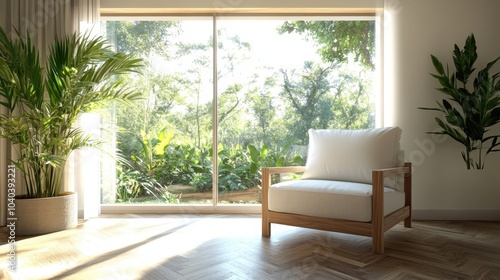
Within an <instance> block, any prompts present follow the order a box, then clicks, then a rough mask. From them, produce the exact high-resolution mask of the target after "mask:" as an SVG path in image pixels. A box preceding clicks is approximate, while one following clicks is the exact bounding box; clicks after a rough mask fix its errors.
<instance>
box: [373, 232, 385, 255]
mask: <svg viewBox="0 0 500 280" xmlns="http://www.w3.org/2000/svg"><path fill="white" fill-rule="evenodd" d="M372 251H373V253H374V254H383V253H384V233H382V234H381V235H379V234H375V235H373V236H372Z"/></svg>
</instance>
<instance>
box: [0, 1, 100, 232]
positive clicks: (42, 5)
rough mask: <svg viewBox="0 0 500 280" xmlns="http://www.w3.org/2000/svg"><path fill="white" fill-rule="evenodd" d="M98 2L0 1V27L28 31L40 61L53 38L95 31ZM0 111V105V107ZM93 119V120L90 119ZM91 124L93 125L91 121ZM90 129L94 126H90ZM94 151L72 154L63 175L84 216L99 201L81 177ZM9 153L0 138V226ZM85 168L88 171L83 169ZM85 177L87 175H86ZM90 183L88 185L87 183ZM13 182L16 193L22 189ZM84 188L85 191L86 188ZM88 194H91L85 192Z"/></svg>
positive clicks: (95, 209)
mask: <svg viewBox="0 0 500 280" xmlns="http://www.w3.org/2000/svg"><path fill="white" fill-rule="evenodd" d="M99 4H100V0H1V1H0V26H1V27H2V28H3V29H4V30H5V31H6V32H7V34H12V35H15V34H16V33H15V32H16V30H17V31H18V32H19V33H20V34H26V32H27V31H29V33H30V36H31V38H32V41H33V42H34V43H35V44H36V47H37V48H38V49H39V50H40V59H41V60H42V61H43V60H44V59H45V55H46V54H47V53H48V51H49V46H50V44H51V43H52V42H53V40H54V38H55V37H56V36H57V37H62V36H64V35H65V34H70V33H73V32H75V31H81V32H82V31H87V30H88V29H91V30H92V31H94V32H99V28H98V25H97V24H98V23H99ZM0 110H4V108H0ZM94 122H95V121H94ZM94 126H95V124H94ZM90 129H92V130H94V129H95V127H90ZM92 153H95V152H86V153H83V154H75V155H74V156H73V157H72V158H71V160H70V161H69V162H68V165H67V168H66V172H67V176H66V178H65V184H66V185H65V189H66V190H75V191H77V192H78V194H79V215H80V216H81V217H84V218H88V217H90V216H95V215H98V214H99V204H100V201H99V200H98V197H97V198H96V197H95V193H97V194H98V193H99V184H95V185H93V182H92V181H94V182H95V181H96V179H95V178H96V176H98V173H97V174H96V175H95V176H90V177H89V178H92V180H86V179H85V178H87V176H82V175H81V173H82V172H84V171H85V168H86V166H98V161H97V163H96V162H91V161H92V160H95V156H92V157H91V156H89V154H92ZM12 155H13V153H12V151H11V148H10V144H9V143H7V142H6V141H5V140H4V139H0V225H1V226H3V225H5V224H6V210H7V203H6V202H7V197H6V194H7V190H6V188H7V165H8V164H9V159H10V158H11V156H12ZM87 171H89V170H87ZM17 177H18V178H20V176H17ZM87 179H88V178H87ZM89 184H91V185H89ZM19 185H20V184H18V185H17V188H18V189H17V193H18V194H21V193H22V192H23V190H22V188H20V186H19ZM87 189H88V191H87ZM87 193H92V195H87Z"/></svg>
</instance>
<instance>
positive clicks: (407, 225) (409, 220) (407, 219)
mask: <svg viewBox="0 0 500 280" xmlns="http://www.w3.org/2000/svg"><path fill="white" fill-rule="evenodd" d="M404 224H405V227H406V228H411V216H409V217H408V218H406V219H405V223H404Z"/></svg>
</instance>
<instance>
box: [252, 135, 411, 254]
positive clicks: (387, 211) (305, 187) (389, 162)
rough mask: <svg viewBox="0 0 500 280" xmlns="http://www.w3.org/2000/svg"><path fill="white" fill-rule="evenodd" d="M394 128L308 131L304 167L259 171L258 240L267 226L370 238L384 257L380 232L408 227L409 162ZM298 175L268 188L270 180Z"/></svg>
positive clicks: (267, 228)
mask: <svg viewBox="0 0 500 280" xmlns="http://www.w3.org/2000/svg"><path fill="white" fill-rule="evenodd" d="M400 137H401V129H400V128H398V127H389V128H375V129H363V130H313V129H310V130H309V149H308V155H307V163H306V166H292V167H267V168H263V169H262V235H263V236H266V237H269V236H270V235H271V223H278V224H285V225H291V226H298V227H306V228H313V229H320V230H328V231H336V232H343V233H349V234H356V235H363V236H369V237H372V251H373V253H380V254H381V253H383V252H384V233H385V231H387V230H389V229H390V228H392V227H393V226H395V225H396V224H398V223H400V222H401V221H404V226H405V227H411V163H409V162H406V163H405V162H404V153H403V151H401V149H400V144H399V141H400ZM290 172H294V173H301V172H303V175H302V177H301V178H300V179H299V180H291V181H284V182H279V183H276V184H271V175H272V174H280V173H290Z"/></svg>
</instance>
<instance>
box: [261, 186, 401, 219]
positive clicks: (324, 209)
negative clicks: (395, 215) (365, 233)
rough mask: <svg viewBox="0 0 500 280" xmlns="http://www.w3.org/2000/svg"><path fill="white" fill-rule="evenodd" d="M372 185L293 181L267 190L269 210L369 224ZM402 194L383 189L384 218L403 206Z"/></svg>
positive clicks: (390, 189)
mask: <svg viewBox="0 0 500 280" xmlns="http://www.w3.org/2000/svg"><path fill="white" fill-rule="evenodd" d="M371 199H372V186H371V185H370V184H364V183H353V182H343V181H330V180H294V181H286V182H280V183H278V184H274V185H272V186H271V187H270V188H269V201H268V202H269V210H271V211H276V212H285V213H293V214H301V215H307V216H315V217H323V218H333V219H342V220H351V221H358V222H370V221H371V219H372V218H371V216H372V215H371V214H372V200H371ZM404 202H405V195H404V192H399V191H396V190H394V189H392V188H387V187H386V188H384V215H388V214H390V213H392V212H394V211H396V210H398V209H400V208H402V207H403V206H404Z"/></svg>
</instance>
